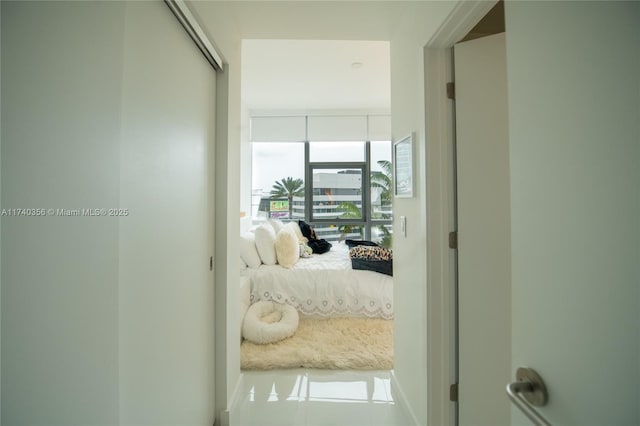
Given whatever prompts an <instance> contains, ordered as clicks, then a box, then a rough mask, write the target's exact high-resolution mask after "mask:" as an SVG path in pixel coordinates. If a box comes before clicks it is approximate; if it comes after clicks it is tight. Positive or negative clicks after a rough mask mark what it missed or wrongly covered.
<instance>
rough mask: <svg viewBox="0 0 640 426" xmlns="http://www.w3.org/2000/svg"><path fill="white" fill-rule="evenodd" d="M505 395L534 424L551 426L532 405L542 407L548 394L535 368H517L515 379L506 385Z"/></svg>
mask: <svg viewBox="0 0 640 426" xmlns="http://www.w3.org/2000/svg"><path fill="white" fill-rule="evenodd" d="M507 395H509V399H510V400H511V402H513V403H514V404H515V406H516V407H518V408H519V409H520V411H522V412H523V413H524V414H525V416H527V417H528V418H529V420H531V421H532V422H533V423H534V424H535V425H536V426H551V423H549V422H548V421H547V419H545V418H544V417H542V415H540V413H538V411H537V410H536V409H535V408H533V407H532V405H533V406H536V407H542V406H543V405H545V404H546V403H547V399H548V396H549V394H548V393H547V387H546V386H545V384H544V381H543V380H542V377H540V375H539V374H538V373H536V372H535V370H533V369H531V368H523V367H521V368H518V370H517V371H516V381H515V382H511V383H509V384H508V385H507Z"/></svg>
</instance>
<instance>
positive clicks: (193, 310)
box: [118, 2, 216, 425]
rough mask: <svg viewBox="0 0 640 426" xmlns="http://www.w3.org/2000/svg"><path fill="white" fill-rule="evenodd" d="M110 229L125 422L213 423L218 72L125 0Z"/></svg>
mask: <svg viewBox="0 0 640 426" xmlns="http://www.w3.org/2000/svg"><path fill="white" fill-rule="evenodd" d="M122 75H123V83H122V85H123V87H122V141H121V149H120V206H121V207H123V208H128V209H129V211H130V214H129V216H127V217H123V218H122V219H121V220H120V228H119V231H120V232H119V243H120V244H119V260H120V274H119V308H120V310H119V314H120V315H119V318H120V322H119V341H118V343H119V354H120V359H119V361H120V365H119V373H120V374H119V385H120V424H122V425H143V424H153V425H177V424H180V425H211V424H212V422H213V418H214V405H213V403H212V401H213V400H214V335H213V324H214V321H215V318H214V310H213V307H214V306H213V305H214V282H213V272H211V271H209V256H211V255H213V238H212V233H211V231H212V229H211V228H212V227H211V226H210V224H211V222H212V218H213V209H212V205H211V203H210V198H212V197H213V194H214V187H213V181H212V180H211V179H210V176H209V169H210V168H213V152H214V136H215V135H214V131H215V130H214V129H215V125H214V124H215V122H214V120H215V92H216V87H215V86H216V76H215V72H214V70H213V69H212V67H211V65H210V64H209V63H208V62H207V61H206V60H205V58H204V57H203V56H202V55H201V54H200V52H199V51H198V48H197V47H196V46H195V44H194V43H193V42H192V41H191V39H190V38H189V36H188V35H187V33H186V32H185V31H184V29H183V28H182V27H181V26H180V24H179V23H178V21H177V20H176V19H175V17H174V16H173V14H171V13H170V12H169V10H168V8H167V7H166V5H165V4H164V3H163V2H128V3H127V6H126V18H125V28H124V55H123V74H122Z"/></svg>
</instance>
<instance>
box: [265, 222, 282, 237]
mask: <svg viewBox="0 0 640 426" xmlns="http://www.w3.org/2000/svg"><path fill="white" fill-rule="evenodd" d="M267 223H268V224H270V225H271V226H272V227H273V230H274V231H276V234H277V233H278V232H280V230H281V229H282V228H283V227H284V223H283V222H282V221H281V220H279V219H269V220H268V221H267Z"/></svg>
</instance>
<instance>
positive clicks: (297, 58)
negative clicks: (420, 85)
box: [242, 40, 391, 112]
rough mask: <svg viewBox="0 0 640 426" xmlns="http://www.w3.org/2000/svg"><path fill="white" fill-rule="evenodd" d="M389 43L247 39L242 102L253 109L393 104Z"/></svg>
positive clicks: (375, 107)
mask: <svg viewBox="0 0 640 426" xmlns="http://www.w3.org/2000/svg"><path fill="white" fill-rule="evenodd" d="M389 69H390V58H389V42H386V41H356V40H243V42H242V100H243V102H244V103H245V105H246V106H247V107H248V108H249V109H252V110H327V109H332V110H344V109H350V110H354V109H356V110H369V111H380V112H388V111H389V109H390V103H391V99H390V98H391V95H390V93H391V90H390V71H389Z"/></svg>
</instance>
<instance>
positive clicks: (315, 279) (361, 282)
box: [243, 243, 393, 319]
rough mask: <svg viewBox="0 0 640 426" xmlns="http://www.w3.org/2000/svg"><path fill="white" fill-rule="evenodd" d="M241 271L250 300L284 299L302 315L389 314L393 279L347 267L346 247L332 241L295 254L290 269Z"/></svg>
mask: <svg viewBox="0 0 640 426" xmlns="http://www.w3.org/2000/svg"><path fill="white" fill-rule="evenodd" d="M243 274H246V275H249V276H250V280H251V295H250V300H251V303H255V302H257V301H259V300H273V301H275V302H281V303H288V304H290V305H292V306H294V307H295V308H296V309H298V310H299V311H300V312H301V313H303V314H305V315H314V316H317V315H319V316H325V317H327V316H367V317H378V318H386V319H391V318H393V279H392V277H390V276H388V275H384V274H380V273H378V272H373V271H361V270H354V269H351V260H350V259H349V248H348V247H347V246H346V245H345V244H343V243H339V244H334V245H333V247H332V248H331V250H330V251H329V252H328V253H324V254H321V255H318V254H314V255H313V256H312V257H310V258H306V259H305V258H301V259H300V260H299V261H298V263H296V264H295V265H294V266H293V268H292V269H286V268H283V267H281V266H279V265H262V266H260V267H259V268H258V269H247V270H245V272H244V273H243Z"/></svg>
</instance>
